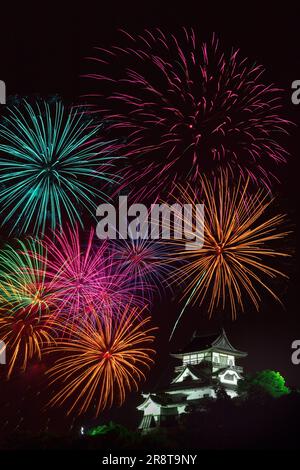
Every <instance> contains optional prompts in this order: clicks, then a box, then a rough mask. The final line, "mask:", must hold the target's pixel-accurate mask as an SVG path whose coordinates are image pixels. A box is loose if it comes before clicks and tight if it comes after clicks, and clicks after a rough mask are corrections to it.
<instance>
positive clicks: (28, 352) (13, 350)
mask: <svg viewBox="0 0 300 470" xmlns="http://www.w3.org/2000/svg"><path fill="white" fill-rule="evenodd" d="M49 318H50V317H49V316H48V315H45V316H41V315H39V314H38V311H37V309H36V310H35V311H33V309H32V308H31V310H30V312H29V311H28V310H26V309H20V310H19V311H18V312H17V313H15V314H13V315H12V314H7V313H6V314H2V315H1V317H0V338H1V339H2V340H3V341H4V343H5V344H6V349H7V355H8V358H9V359H8V371H7V378H10V376H11V374H12V372H13V370H14V369H15V368H18V367H19V368H20V369H21V371H23V372H24V371H25V370H26V368H27V364H28V361H29V360H31V359H33V358H36V359H38V360H41V356H42V348H43V346H45V345H46V344H47V345H48V344H50V343H51V342H52V341H53V338H52V335H51V327H50V323H49Z"/></svg>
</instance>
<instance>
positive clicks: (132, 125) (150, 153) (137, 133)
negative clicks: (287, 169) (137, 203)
mask: <svg viewBox="0 0 300 470" xmlns="http://www.w3.org/2000/svg"><path fill="white" fill-rule="evenodd" d="M122 33H124V35H125V38H123V42H122V43H123V44H125V46H122V47H120V46H112V47H111V48H110V49H109V50H107V49H104V48H96V50H97V56H96V57H89V58H88V59H89V60H91V61H93V64H94V65H95V68H96V70H95V72H94V73H91V74H87V75H85V76H86V77H88V78H90V79H92V80H93V81H94V82H95V83H96V82H97V81H98V82H100V84H101V83H102V82H103V83H104V86H105V89H108V92H107V96H105V97H104V98H103V96H100V93H99V97H98V100H97V94H96V93H94V94H93V95H91V99H90V111H91V112H92V113H95V112H97V111H98V112H99V113H100V114H101V116H105V117H106V119H107V120H108V122H110V126H109V129H110V131H111V135H114V133H115V134H116V135H122V136H125V137H126V139H127V140H126V148H125V152H127V155H129V156H134V155H136V156H138V158H136V159H134V169H133V170H132V172H131V173H130V170H129V173H128V175H127V177H128V179H131V180H134V177H135V178H136V182H137V181H138V180H139V178H140V177H141V178H142V181H144V178H143V176H145V177H147V178H148V180H149V184H148V191H150V192H155V191H158V190H161V189H163V188H165V186H166V183H168V186H170V185H172V183H173V181H176V180H180V178H181V177H185V178H187V179H189V180H190V182H192V181H195V180H196V179H197V177H198V175H203V174H205V175H206V176H207V177H211V176H212V177H217V176H218V175H219V172H220V171H222V170H226V171H227V172H229V173H232V174H233V176H236V175H238V176H241V177H242V178H243V179H244V181H246V180H247V179H248V178H249V179H250V180H251V182H252V183H254V184H255V185H258V186H259V185H261V184H263V185H264V186H265V187H266V188H268V189H270V187H271V184H272V182H273V180H274V179H276V175H274V174H273V173H272V172H271V171H270V168H269V167H268V164H269V163H270V167H274V164H276V165H277V164H280V163H282V162H285V160H286V157H287V156H288V153H287V151H286V150H285V149H284V148H283V147H282V146H281V145H280V143H279V142H277V137H280V136H281V135H283V134H287V133H288V132H287V129H288V128H289V125H290V124H291V123H290V122H289V121H287V120H286V119H285V118H284V117H283V116H282V113H281V108H282V104H281V95H282V93H281V91H282V90H280V89H278V88H277V87H276V86H274V85H272V84H270V85H265V84H264V83H263V81H262V74H263V72H264V69H263V67H262V66H261V65H257V64H253V65H251V63H250V62H249V61H248V59H246V58H242V57H240V53H239V51H238V50H232V51H231V52H230V53H224V52H223V51H222V49H221V47H220V44H219V39H218V38H217V36H216V35H215V34H213V36H212V39H211V41H210V42H209V43H205V42H203V43H201V42H199V41H198V39H197V37H196V35H195V32H194V30H193V29H189V30H188V29H186V28H183V30H182V33H181V35H180V34H178V36H175V35H174V34H171V33H166V34H165V33H163V32H162V31H161V30H160V29H159V28H156V29H153V30H145V31H144V33H143V34H142V35H130V34H128V33H127V32H126V31H122ZM126 44H128V45H126ZM115 61H118V63H119V64H120V67H119V69H118V75H116V76H114V72H113V70H114V69H113V68H112V67H111V64H112V62H115ZM97 67H99V73H97ZM120 70H122V72H120ZM103 99H104V101H103ZM137 168H138V171H139V172H140V173H141V174H140V175H137ZM170 169H172V172H169V170H170ZM134 171H135V172H136V173H134ZM143 173H144V175H143ZM144 189H145V188H144V187H143V188H142V189H141V191H142V192H143V191H144Z"/></svg>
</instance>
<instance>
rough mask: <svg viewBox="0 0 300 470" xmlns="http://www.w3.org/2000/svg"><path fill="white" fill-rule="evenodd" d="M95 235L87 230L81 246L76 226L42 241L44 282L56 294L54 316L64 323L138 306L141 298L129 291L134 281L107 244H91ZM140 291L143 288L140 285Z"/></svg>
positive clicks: (92, 231)
mask: <svg viewBox="0 0 300 470" xmlns="http://www.w3.org/2000/svg"><path fill="white" fill-rule="evenodd" d="M94 235H95V231H94V229H91V230H90V233H89V236H88V240H87V243H86V244H85V245H84V244H83V242H82V240H81V237H80V233H79V228H78V226H75V228H71V227H69V228H68V229H67V230H63V229H61V230H57V231H56V232H55V233H54V236H53V237H48V236H45V238H44V239H43V240H42V241H41V243H42V245H43V246H44V247H45V249H46V250H47V253H48V259H47V281H48V282H49V284H51V285H52V288H53V290H54V291H55V293H56V299H57V309H56V311H55V312H54V315H55V316H61V317H62V319H63V318H65V319H66V321H67V322H71V323H72V322H78V321H79V322H80V321H84V320H85V318H87V317H92V318H93V316H94V313H95V312H96V311H97V315H98V314H99V312H100V314H101V311H107V310H109V311H110V312H111V314H112V315H113V313H114V312H115V311H116V310H118V308H119V306H120V305H123V306H124V305H126V304H127V303H128V302H132V303H133V304H135V305H140V304H141V302H142V297H141V296H140V295H139V294H138V289H136V291H137V292H136V291H135V292H134V291H133V289H132V287H133V283H134V279H133V278H132V277H130V276H129V275H128V273H127V272H126V273H121V272H120V271H119V266H118V263H116V262H115V259H114V257H113V255H112V254H111V252H110V249H109V246H108V242H107V241H103V242H102V243H101V244H100V246H99V244H98V245H95V244H93V239H94ZM138 287H139V289H140V290H142V289H143V284H141V283H140V284H139V286H138Z"/></svg>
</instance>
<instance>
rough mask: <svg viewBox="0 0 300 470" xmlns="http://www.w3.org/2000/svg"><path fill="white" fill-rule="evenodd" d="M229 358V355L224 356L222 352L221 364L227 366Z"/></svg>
mask: <svg viewBox="0 0 300 470" xmlns="http://www.w3.org/2000/svg"><path fill="white" fill-rule="evenodd" d="M227 359H228V357H227V356H224V355H223V354H220V364H221V365H222V366H227Z"/></svg>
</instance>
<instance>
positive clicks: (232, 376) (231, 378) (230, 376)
mask: <svg viewBox="0 0 300 470" xmlns="http://www.w3.org/2000/svg"><path fill="white" fill-rule="evenodd" d="M234 377H235V376H234V374H225V375H224V379H225V380H230V381H233V380H234Z"/></svg>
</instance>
